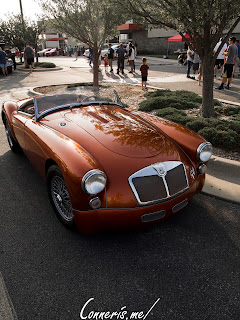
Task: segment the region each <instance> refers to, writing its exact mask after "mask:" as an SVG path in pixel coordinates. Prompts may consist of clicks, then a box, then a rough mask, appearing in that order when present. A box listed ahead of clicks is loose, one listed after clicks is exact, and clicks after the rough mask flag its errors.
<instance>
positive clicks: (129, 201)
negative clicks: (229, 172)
mask: <svg viewBox="0 0 240 320" xmlns="http://www.w3.org/2000/svg"><path fill="white" fill-rule="evenodd" d="M2 120H3V123H4V125H5V128H6V135H7V139H8V142H9V145H10V148H11V149H12V150H13V151H14V152H17V151H19V150H23V151H24V153H25V154H26V156H27V157H28V158H29V160H30V161H31V163H32V164H33V165H34V166H35V167H36V169H37V170H38V171H39V172H40V174H41V176H42V177H43V178H44V179H45V180H46V182H47V186H48V191H49V197H50V200H51V203H52V205H53V207H54V210H55V212H56V214H57V216H58V218H59V219H60V220H61V222H62V223H63V224H65V225H66V226H69V227H73V226H75V225H76V226H77V228H78V230H79V231H80V232H82V233H93V232H96V231H98V230H104V229H116V228H124V229H125V228H133V227H138V226H144V225H148V224H152V223H156V222H159V221H162V220H164V219H166V218H169V217H171V216H172V215H174V214H176V213H177V212H179V211H180V210H181V209H182V208H184V207H185V206H186V205H187V204H188V203H189V201H190V200H191V198H192V197H193V196H194V195H195V194H196V193H198V192H200V191H201V189H202V187H203V185H204V180H205V171H206V163H207V161H208V160H209V158H210V157H211V154H212V146H211V144H210V143H209V142H207V141H205V140H204V139H203V138H202V137H200V136H199V135H197V134H196V133H194V132H192V131H191V130H189V129H187V128H185V127H183V126H181V125H179V124H176V123H173V122H171V121H168V120H165V119H163V118H159V117H157V116H154V115H151V114H147V113H144V112H140V111H131V110H130V109H128V108H124V107H123V105H121V103H120V102H118V103H117V102H112V101H109V100H107V99H103V98H101V97H95V96H93V95H92V96H89V95H83V94H72V93H71V94H69V93H62V94H59V95H48V96H39V97H34V98H30V99H26V100H22V101H19V102H17V103H16V102H12V101H8V102H5V103H4V104H3V107H2Z"/></svg>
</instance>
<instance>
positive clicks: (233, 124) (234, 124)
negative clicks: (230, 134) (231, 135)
mask: <svg viewBox="0 0 240 320" xmlns="http://www.w3.org/2000/svg"><path fill="white" fill-rule="evenodd" d="M238 117H239V119H238V121H229V124H228V126H229V128H230V129H231V130H233V131H236V132H237V133H238V134H239V135H240V114H239V115H238ZM236 120H237V119H236Z"/></svg>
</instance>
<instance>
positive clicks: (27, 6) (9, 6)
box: [0, 0, 41, 20]
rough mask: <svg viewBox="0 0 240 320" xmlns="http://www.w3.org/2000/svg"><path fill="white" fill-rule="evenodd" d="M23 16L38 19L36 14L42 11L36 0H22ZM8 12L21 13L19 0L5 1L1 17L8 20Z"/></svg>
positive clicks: (0, 12)
mask: <svg viewBox="0 0 240 320" xmlns="http://www.w3.org/2000/svg"><path fill="white" fill-rule="evenodd" d="M22 8H23V16H24V17H25V16H26V17H30V18H31V20H36V15H37V14H40V13H41V8H40V6H39V5H38V4H37V1H36V0H22ZM7 13H14V14H20V4H19V0H8V1H4V4H3V5H2V6H1V10H0V19H4V20H6V14H7Z"/></svg>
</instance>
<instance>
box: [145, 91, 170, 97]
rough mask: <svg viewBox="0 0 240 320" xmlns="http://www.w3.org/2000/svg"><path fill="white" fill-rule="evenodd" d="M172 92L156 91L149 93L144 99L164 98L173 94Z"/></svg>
mask: <svg viewBox="0 0 240 320" xmlns="http://www.w3.org/2000/svg"><path fill="white" fill-rule="evenodd" d="M171 93H172V91H170V90H169V89H167V90H156V91H153V92H147V93H145V94H144V97H146V98H150V97H151V98H153V97H163V96H166V95H168V94H171Z"/></svg>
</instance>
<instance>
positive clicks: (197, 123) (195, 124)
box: [186, 118, 209, 132]
mask: <svg viewBox="0 0 240 320" xmlns="http://www.w3.org/2000/svg"><path fill="white" fill-rule="evenodd" d="M208 125H209V124H208V120H207V119H205V118H193V119H191V118H188V121H187V123H186V126H187V127H188V128H189V129H191V130H193V131H195V132H198V131H199V130H201V129H203V128H205V127H208Z"/></svg>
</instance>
